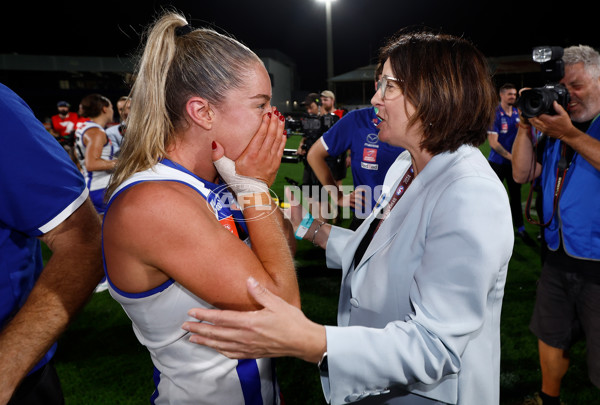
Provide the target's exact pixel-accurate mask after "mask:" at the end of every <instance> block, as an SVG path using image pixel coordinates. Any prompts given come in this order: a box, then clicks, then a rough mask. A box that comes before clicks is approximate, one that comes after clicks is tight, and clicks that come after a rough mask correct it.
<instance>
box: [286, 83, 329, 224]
mask: <svg viewBox="0 0 600 405" xmlns="http://www.w3.org/2000/svg"><path fill="white" fill-rule="evenodd" d="M302 104H303V105H304V106H305V108H306V115H305V116H304V117H302V119H301V122H302V133H303V136H302V140H301V141H300V144H299V145H298V150H297V152H296V153H297V154H298V156H301V158H302V160H303V162H304V173H303V175H302V185H303V186H308V190H307V192H306V194H307V195H308V197H310V198H313V199H315V200H317V201H318V199H319V198H320V194H321V193H320V190H321V183H320V182H319V179H318V178H317V175H316V174H315V172H314V171H313V169H312V167H311V166H310V164H309V162H308V160H306V154H307V153H308V151H309V150H310V148H311V147H312V145H313V144H314V143H315V142H316V141H317V140H318V139H319V138H320V137H321V135H323V134H324V133H325V132H326V131H327V130H329V128H331V127H332V126H333V124H335V123H336V122H337V121H338V120H339V117H338V116H337V115H335V114H321V105H322V102H321V98H320V96H319V94H317V93H310V94H309V95H308V96H306V99H305V100H304V102H303V103H302ZM327 165H328V166H329V168H330V169H331V170H332V171H335V167H336V165H337V162H336V156H331V157H330V158H329V159H328V160H327ZM336 180H337V179H336ZM315 191H317V192H318V194H317V195H315ZM319 206H320V204H318V203H315V205H314V207H319ZM314 214H315V215H319V214H318V213H314Z"/></svg>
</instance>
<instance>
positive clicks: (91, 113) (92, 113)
mask: <svg viewBox="0 0 600 405" xmlns="http://www.w3.org/2000/svg"><path fill="white" fill-rule="evenodd" d="M109 105H110V100H109V99H108V98H106V97H104V96H103V95H101V94H97V93H94V94H88V95H87V96H85V97H84V98H83V99H82V100H81V103H79V114H81V116H82V117H85V118H95V117H97V116H99V115H100V114H102V109H103V108H104V107H108V106H109Z"/></svg>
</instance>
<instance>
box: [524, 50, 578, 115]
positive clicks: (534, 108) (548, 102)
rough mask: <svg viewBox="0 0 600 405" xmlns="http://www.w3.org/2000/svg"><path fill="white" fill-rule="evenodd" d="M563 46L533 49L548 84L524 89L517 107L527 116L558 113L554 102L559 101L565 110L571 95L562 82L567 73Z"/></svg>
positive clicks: (535, 58) (534, 56)
mask: <svg viewBox="0 0 600 405" xmlns="http://www.w3.org/2000/svg"><path fill="white" fill-rule="evenodd" d="M562 56H563V48H561V47H559V46H552V47H549V46H541V47H537V48H534V49H533V60H534V61H535V62H538V63H540V64H541V68H542V76H543V77H544V79H545V81H546V84H545V85H544V86H543V87H535V88H533V89H529V90H524V91H523V92H522V93H521V96H520V97H519V99H518V100H517V107H518V108H519V110H521V115H523V117H525V118H532V117H537V116H539V115H542V114H548V115H556V111H554V107H552V104H553V103H554V101H556V102H558V104H559V105H561V106H562V107H563V108H564V109H565V110H566V109H567V106H568V105H569V101H570V100H571V97H570V96H569V92H568V91H567V88H566V87H565V86H563V85H562V84H560V83H559V82H560V80H561V79H562V78H563V76H564V75H565V65H564V62H563V60H562Z"/></svg>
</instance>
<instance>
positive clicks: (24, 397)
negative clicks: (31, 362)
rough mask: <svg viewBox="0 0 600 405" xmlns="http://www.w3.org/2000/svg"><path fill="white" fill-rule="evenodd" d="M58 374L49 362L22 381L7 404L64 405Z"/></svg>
mask: <svg viewBox="0 0 600 405" xmlns="http://www.w3.org/2000/svg"><path fill="white" fill-rule="evenodd" d="M64 403H65V398H64V396H63V392H62V388H61V387H60V381H59V379H58V374H56V370H55V369H54V366H52V364H50V363H48V364H46V365H45V366H43V367H42V368H40V369H39V370H37V371H35V372H34V373H31V374H30V375H28V376H27V377H25V378H24V379H23V381H21V384H20V385H19V387H18V388H17V390H16V391H15V392H14V394H13V396H12V398H11V399H10V401H8V404H7V405H64Z"/></svg>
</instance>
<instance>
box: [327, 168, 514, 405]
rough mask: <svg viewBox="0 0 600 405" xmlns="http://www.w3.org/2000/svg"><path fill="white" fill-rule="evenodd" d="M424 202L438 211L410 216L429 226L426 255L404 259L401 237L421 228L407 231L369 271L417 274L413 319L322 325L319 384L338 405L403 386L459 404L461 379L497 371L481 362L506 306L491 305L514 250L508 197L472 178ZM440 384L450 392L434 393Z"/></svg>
mask: <svg viewBox="0 0 600 405" xmlns="http://www.w3.org/2000/svg"><path fill="white" fill-rule="evenodd" d="M427 204H433V205H432V208H431V209H430V210H429V213H425V214H424V213H423V212H424V211H427V210H424V211H421V214H414V215H421V216H422V217H421V220H420V221H418V222H420V223H423V221H427V224H426V228H425V229H422V230H420V231H422V232H423V235H425V236H423V243H424V246H423V254H422V255H421V256H420V257H417V258H416V259H415V260H408V261H407V257H406V256H408V255H406V254H405V253H406V252H407V250H404V253H402V252H403V250H402V249H403V248H405V249H409V248H408V247H406V245H408V244H407V243H406V240H405V238H403V236H405V235H406V234H407V233H409V232H412V231H414V232H416V231H417V230H414V229H411V230H405V229H403V228H401V229H400V231H399V232H398V234H397V235H396V238H395V239H394V240H393V241H392V242H391V243H392V244H393V245H392V246H391V247H390V248H389V249H385V250H384V251H385V252H389V253H388V255H387V256H386V257H381V255H380V254H379V253H377V254H375V255H374V256H373V257H371V258H370V259H369V261H370V263H369V265H377V266H384V265H385V266H389V269H390V270H389V271H412V272H413V274H414V275H413V278H412V284H411V286H410V289H409V291H410V292H409V297H408V298H409V300H410V304H411V307H412V308H413V312H412V313H408V314H406V315H405V316H404V319H395V320H391V321H390V322H389V323H388V324H387V325H386V326H385V327H384V328H371V327H365V326H348V327H330V326H328V327H327V328H326V333H327V353H328V369H329V372H328V375H324V376H322V378H321V381H322V385H323V389H324V394H325V396H326V399H327V400H328V401H331V403H332V404H343V403H347V402H350V401H356V400H358V399H361V398H364V397H366V396H369V395H380V394H385V393H389V391H390V390H394V389H398V388H400V389H402V390H405V391H409V392H414V393H418V394H419V395H424V396H427V397H431V398H433V399H436V400H440V401H443V402H448V403H455V402H453V401H456V398H457V384H458V382H457V380H458V378H459V372H460V373H461V375H462V374H463V373H469V374H476V373H478V371H481V370H477V369H476V367H482V368H484V367H487V368H489V367H491V365H490V364H484V363H486V362H485V361H483V360H482V359H485V358H486V356H489V351H490V350H491V348H492V347H493V344H491V343H489V341H495V339H499V322H500V306H499V305H492V304H491V303H496V304H497V303H498V302H500V303H501V299H502V295H503V289H504V282H505V278H506V269H507V267H508V261H509V260H510V255H511V252H512V244H513V231H512V221H511V217H510V209H509V208H508V200H507V197H506V192H505V191H504V190H502V189H501V188H500V186H499V183H498V182H497V181H492V180H491V179H489V178H482V177H468V178H463V179H460V180H456V181H454V182H452V183H450V184H449V185H447V187H445V189H444V190H443V191H441V192H440V193H438V197H437V199H434V201H431V200H428V201H427ZM409 215H410V214H409ZM427 216H429V218H426V217H427ZM414 232H413V233H412V234H411V238H412V237H413V236H414V234H415V233H414ZM328 250H329V249H328ZM371 262H372V263H374V264H372V263H371ZM400 266H401V267H400ZM361 271H368V268H366V269H364V270H361ZM370 293H372V294H377V291H371V292H370ZM398 299H402V297H399V298H398ZM498 300H499V301H498ZM486 334H489V336H487V337H489V339H487V338H483V339H482V341H483V342H487V343H485V344H483V345H481V347H479V348H476V349H475V354H474V353H473V348H472V347H471V348H470V352H469V353H470V354H469V359H473V357H477V356H478V354H481V357H480V358H479V359H477V361H475V362H471V363H469V365H468V366H467V367H470V369H469V370H462V367H463V366H465V363H464V361H465V360H464V357H463V354H464V353H465V350H466V347H467V346H468V345H470V344H471V341H472V340H473V339H476V338H478V337H479V336H480V335H486ZM496 334H497V335H498V336H495V335H496ZM498 355H499V353H498ZM477 364H479V366H477ZM460 378H462V377H460ZM452 380H454V382H452ZM444 382H445V384H442V385H445V387H446V390H445V391H444V389H441V390H431V388H432V387H436V386H438V385H440V384H441V383H444ZM448 382H449V383H448ZM477 389H479V387H477ZM481 389H488V387H482V388H481ZM484 402H485V401H484Z"/></svg>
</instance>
